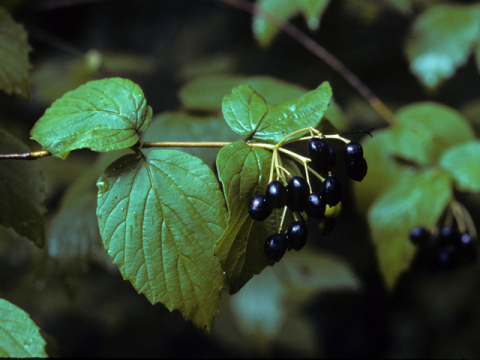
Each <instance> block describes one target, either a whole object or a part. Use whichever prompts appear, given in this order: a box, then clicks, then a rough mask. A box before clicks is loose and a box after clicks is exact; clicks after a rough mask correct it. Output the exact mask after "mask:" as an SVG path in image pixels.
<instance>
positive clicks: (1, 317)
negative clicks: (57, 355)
mask: <svg viewBox="0 0 480 360" xmlns="http://www.w3.org/2000/svg"><path fill="white" fill-rule="evenodd" d="M0 356H1V357H12V358H20V357H22V358H23V357H29V358H33V357H47V354H46V353H45V340H43V338H42V337H41V336H40V329H39V328H38V326H37V325H36V324H35V323H34V322H33V321H32V319H30V316H28V314H27V313H26V312H25V311H23V310H22V309H20V308H18V307H17V306H15V305H13V304H12V303H10V302H8V301H7V300H4V299H0Z"/></svg>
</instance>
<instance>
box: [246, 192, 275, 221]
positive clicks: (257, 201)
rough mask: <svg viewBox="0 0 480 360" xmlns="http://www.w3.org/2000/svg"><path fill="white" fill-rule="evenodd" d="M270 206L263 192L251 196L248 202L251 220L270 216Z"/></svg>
mask: <svg viewBox="0 0 480 360" xmlns="http://www.w3.org/2000/svg"><path fill="white" fill-rule="evenodd" d="M271 212H272V206H271V205H270V203H269V202H268V200H267V197H266V196H265V195H263V194H257V195H254V196H253V197H252V199H251V200H250V203H249V204H248V213H249V214H250V216H251V217H252V219H253V220H256V221H263V220H265V219H266V218H268V217H269V216H270V214H271Z"/></svg>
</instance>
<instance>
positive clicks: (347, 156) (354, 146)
mask: <svg viewBox="0 0 480 360" xmlns="http://www.w3.org/2000/svg"><path fill="white" fill-rule="evenodd" d="M361 158H363V148H362V145H360V144H359V143H356V142H353V141H352V142H350V143H348V144H347V145H345V147H344V148H343V159H344V160H345V161H346V162H347V161H350V160H360V159H361Z"/></svg>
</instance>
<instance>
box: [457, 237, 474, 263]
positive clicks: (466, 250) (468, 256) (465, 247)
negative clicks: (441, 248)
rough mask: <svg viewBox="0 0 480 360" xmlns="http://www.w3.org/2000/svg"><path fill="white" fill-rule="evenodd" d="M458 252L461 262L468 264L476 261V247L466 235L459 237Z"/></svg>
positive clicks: (472, 240)
mask: <svg viewBox="0 0 480 360" xmlns="http://www.w3.org/2000/svg"><path fill="white" fill-rule="evenodd" d="M458 250H459V251H460V256H461V257H462V259H463V260H465V261H466V262H468V263H471V262H474V261H475V260H476V259H477V247H476V246H475V241H474V239H473V238H472V237H471V236H470V234H468V233H463V234H461V235H460V238H459V244H458Z"/></svg>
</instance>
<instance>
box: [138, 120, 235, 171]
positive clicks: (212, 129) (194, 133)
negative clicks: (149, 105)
mask: <svg viewBox="0 0 480 360" xmlns="http://www.w3.org/2000/svg"><path fill="white" fill-rule="evenodd" d="M142 140H143V141H204V142H210V141H237V140H239V136H238V135H237V134H236V133H234V132H233V131H232V129H230V127H229V126H228V125H227V124H226V123H225V120H224V119H222V118H221V117H220V116H195V115H190V114H186V113H182V112H175V113H174V112H165V113H162V114H159V115H157V116H155V117H154V118H153V119H152V123H151V125H150V126H149V128H148V129H147V130H146V131H145V132H144V133H143V135H142ZM172 149H175V148H172ZM178 149H180V148H178ZM142 151H144V152H145V153H147V154H148V152H149V151H151V150H149V149H144V150H142ZM182 151H184V152H186V153H188V154H191V155H194V156H196V157H198V158H200V159H202V160H203V162H204V163H205V164H207V165H209V166H212V165H213V166H215V160H216V158H217V154H218V152H219V148H198V147H197V148H182Z"/></svg>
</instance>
